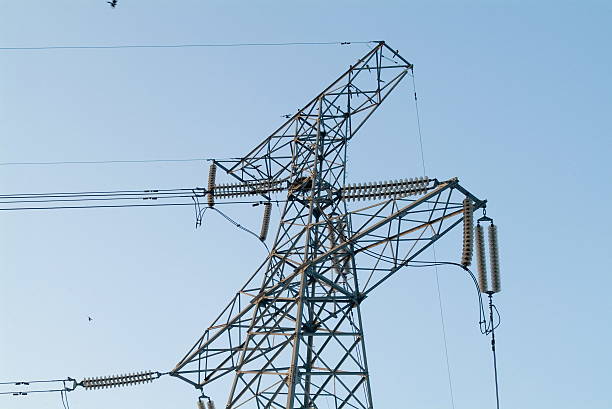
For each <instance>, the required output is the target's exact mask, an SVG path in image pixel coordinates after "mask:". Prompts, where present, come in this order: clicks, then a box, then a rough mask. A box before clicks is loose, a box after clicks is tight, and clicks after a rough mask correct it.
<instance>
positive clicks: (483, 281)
mask: <svg viewBox="0 0 612 409" xmlns="http://www.w3.org/2000/svg"><path fill="white" fill-rule="evenodd" d="M476 263H477V267H478V287H479V288H480V292H481V293H486V292H487V262H486V257H485V243H484V229H483V228H482V226H481V225H480V223H478V224H477V225H476Z"/></svg>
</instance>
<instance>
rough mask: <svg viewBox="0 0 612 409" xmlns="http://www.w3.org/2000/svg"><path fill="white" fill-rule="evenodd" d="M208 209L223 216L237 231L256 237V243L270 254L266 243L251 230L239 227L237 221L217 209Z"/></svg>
mask: <svg viewBox="0 0 612 409" xmlns="http://www.w3.org/2000/svg"><path fill="white" fill-rule="evenodd" d="M210 209H212V210H214V211H216V212H217V213H219V214H220V215H221V216H223V218H225V220H227V221H228V222H230V223H231V224H233V225H234V226H236V227H238V228H239V229H241V230H244V231H245V232H247V233H249V234H250V235H252V236H254V237H256V238H257V241H259V242H260V243H261V244H263V245H264V247H265V248H266V250H267V251H268V253H269V252H270V249H269V248H268V245H267V244H266V242H265V241H262V240H260V239H259V236H258V235H257V234H256V233H254V232H252V231H251V230H249V229H247V228H246V227H244V226H243V225H241V224H240V223H238V222H237V221H235V220H233V219H232V218H231V217H229V216H228V215H226V214H225V213H223V212H222V211H221V210H219V209H217V208H216V207H211V208H210Z"/></svg>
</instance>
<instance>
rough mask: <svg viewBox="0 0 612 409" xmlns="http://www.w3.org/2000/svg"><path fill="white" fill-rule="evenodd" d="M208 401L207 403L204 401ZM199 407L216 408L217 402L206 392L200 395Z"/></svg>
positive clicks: (200, 408) (205, 408)
mask: <svg viewBox="0 0 612 409" xmlns="http://www.w3.org/2000/svg"><path fill="white" fill-rule="evenodd" d="M204 402H206V404H205V403H204ZM197 404H198V409H207V407H208V409H215V402H214V401H213V400H212V399H211V398H210V396H206V395H204V394H202V396H200V397H199V398H198V402H197Z"/></svg>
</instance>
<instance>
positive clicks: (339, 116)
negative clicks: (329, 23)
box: [170, 42, 486, 409]
mask: <svg viewBox="0 0 612 409" xmlns="http://www.w3.org/2000/svg"><path fill="white" fill-rule="evenodd" d="M411 70H412V64H410V63H409V62H408V61H406V60H405V59H404V58H402V57H401V56H400V55H399V54H398V53H397V52H396V51H393V50H392V49H391V48H390V47H388V46H387V45H386V44H385V43H384V42H380V43H378V44H377V45H376V46H375V47H374V48H373V49H372V50H370V51H369V52H368V53H367V54H366V55H365V56H364V57H363V58H361V59H360V60H359V61H357V63H356V64H354V65H353V66H351V67H350V69H349V70H348V71H346V72H345V73H344V74H342V75H341V76H340V77H339V78H338V79H337V80H335V81H334V82H333V83H332V84H331V85H330V86H329V87H327V88H326V89H325V90H324V91H323V92H321V93H320V94H319V95H318V96H317V97H315V98H314V99H313V100H312V101H310V102H309V103H308V104H307V105H306V106H305V107H304V108H302V109H301V110H299V111H298V112H297V113H296V114H295V115H294V116H293V117H291V118H289V119H288V120H287V121H286V122H285V123H284V124H283V125H282V126H281V127H280V128H279V129H277V130H276V131H275V132H274V133H273V134H272V135H270V136H269V137H268V138H266V139H265V140H264V141H263V142H262V143H260V144H259V145H258V146H257V147H256V148H255V149H253V150H252V151H251V152H250V153H248V154H247V155H246V156H244V157H242V158H240V159H236V160H219V161H214V164H213V166H214V167H215V169H216V168H217V167H218V168H219V169H221V170H223V171H225V173H226V174H227V175H229V176H230V177H231V178H233V179H234V180H233V182H234V183H231V184H230V183H225V184H216V181H215V178H214V176H213V177H212V179H213V180H212V182H211V185H210V186H209V189H208V194H209V204H210V205H211V206H214V201H215V200H223V199H225V198H230V197H242V196H251V195H255V196H260V197H261V198H262V199H261V200H264V201H268V200H270V194H272V193H275V194H284V193H286V201H285V202H284V208H283V209H282V212H281V218H280V224H279V226H278V231H277V233H276V236H275V238H274V241H273V245H272V247H271V251H270V253H269V255H268V257H267V258H266V260H265V261H264V263H263V264H262V265H261V266H260V267H259V268H258V269H257V271H256V272H255V273H254V274H253V275H252V276H251V277H250V278H249V279H248V281H247V283H246V284H245V285H244V286H243V287H242V288H241V289H240V290H239V291H238V292H237V293H236V295H235V296H234V297H233V299H232V300H231V301H230V303H229V304H228V305H227V306H226V307H225V309H224V310H223V311H222V312H221V314H220V315H219V316H218V317H217V319H216V320H215V321H214V322H213V323H212V324H211V325H210V326H209V327H208V329H207V330H206V331H205V332H204V334H203V335H202V336H201V337H200V339H199V340H198V341H197V342H196V343H195V345H194V346H193V347H192V348H191V350H190V351H189V352H188V353H187V354H186V355H185V356H184V358H182V359H181V360H180V362H179V363H178V364H177V365H176V367H175V368H174V369H173V370H172V371H171V373H170V374H171V375H172V376H175V377H178V378H181V379H183V380H185V381H187V382H189V383H190V384H192V385H193V386H195V387H196V388H198V389H203V388H204V387H205V386H206V385H207V384H209V383H211V382H213V381H215V380H218V379H219V378H221V377H224V376H231V377H233V381H232V382H231V386H230V390H229V394H228V398H227V403H226V408H228V409H229V408H238V407H242V408H287V409H297V408H301V409H311V408H324V407H327V405H328V404H329V405H330V407H332V406H333V407H334V408H335V409H340V408H363V409H370V408H372V407H373V403H372V395H371V391H370V376H369V372H368V364H367V358H366V349H365V341H364V332H363V322H362V318H361V306H362V303H363V301H364V300H365V299H366V297H367V296H368V295H369V294H370V293H371V292H372V291H373V290H374V289H375V288H377V287H378V286H379V285H380V284H382V283H383V282H384V281H385V280H387V279H388V278H389V277H391V276H392V275H393V274H394V273H395V272H397V271H398V270H399V269H401V268H402V267H406V266H410V265H411V264H413V263H415V262H417V261H418V259H417V258H418V257H419V255H421V254H422V253H423V251H425V250H426V249H427V248H428V247H429V246H431V245H432V244H433V243H434V242H436V241H437V240H438V239H440V238H441V237H442V236H444V235H445V234H446V233H447V232H449V231H450V230H451V229H452V228H454V227H455V226H457V225H458V224H460V223H461V222H462V221H463V220H464V218H465V217H464V215H465V214H466V208H467V209H469V212H472V211H473V210H475V209H478V208H483V207H484V206H485V204H486V202H485V201H483V200H480V199H478V198H476V197H475V196H474V195H472V194H471V193H470V192H468V191H467V190H466V189H464V188H463V187H462V186H461V185H460V184H459V182H458V180H457V179H451V180H447V181H439V180H437V179H429V178H426V177H420V178H416V179H410V180H400V181H389V182H375V183H368V184H363V185H362V184H359V185H355V184H353V185H350V184H347V183H346V181H345V169H346V165H347V162H346V149H347V144H348V142H349V141H351V140H352V138H353V137H354V136H355V134H356V133H357V132H358V131H359V129H360V128H361V127H362V125H363V124H364V123H365V122H366V121H367V120H368V118H369V117H370V115H372V114H373V113H374V111H376V110H377V109H378V107H379V106H380V105H381V104H382V103H383V101H384V100H385V99H386V97H387V96H388V95H389V94H390V93H391V92H392V91H393V90H394V88H395V87H396V86H397V85H398V84H399V83H400V81H401V80H402V79H404V78H405V77H406V75H409V74H410V73H411ZM360 201H367V202H360ZM466 203H467V204H468V206H467V207H466ZM469 218H470V220H471V214H470V215H469ZM322 402H326V403H325V404H323V403H322ZM332 402H333V403H332Z"/></svg>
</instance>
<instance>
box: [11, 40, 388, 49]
mask: <svg viewBox="0 0 612 409" xmlns="http://www.w3.org/2000/svg"><path fill="white" fill-rule="evenodd" d="M374 42H377V41H309V42H281V43H219V44H214V43H208V44H115V45H50V46H34V47H0V51H40V50H108V49H125V48H223V47H286V46H307V45H351V44H368V43H374Z"/></svg>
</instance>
